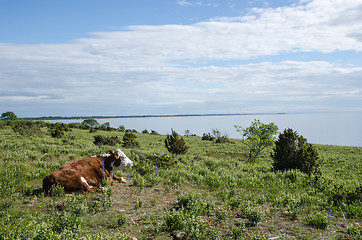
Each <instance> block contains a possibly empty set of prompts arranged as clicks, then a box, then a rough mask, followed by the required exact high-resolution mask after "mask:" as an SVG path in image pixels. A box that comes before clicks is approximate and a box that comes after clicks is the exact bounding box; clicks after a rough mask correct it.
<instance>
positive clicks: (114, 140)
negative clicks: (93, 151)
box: [93, 135, 121, 146]
mask: <svg viewBox="0 0 362 240" xmlns="http://www.w3.org/2000/svg"><path fill="white" fill-rule="evenodd" d="M120 142H121V141H120V140H119V138H118V137H117V136H102V135H97V136H94V141H93V143H94V144H95V145H98V146H102V145H109V146H115V145H117V144H119V143H120Z"/></svg>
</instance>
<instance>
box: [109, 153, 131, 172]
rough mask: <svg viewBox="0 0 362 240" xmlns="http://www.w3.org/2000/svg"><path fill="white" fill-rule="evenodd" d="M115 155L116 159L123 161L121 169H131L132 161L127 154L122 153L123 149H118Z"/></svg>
mask: <svg viewBox="0 0 362 240" xmlns="http://www.w3.org/2000/svg"><path fill="white" fill-rule="evenodd" d="M113 154H114V157H115V158H116V159H119V160H120V161H121V166H120V167H121V169H123V168H131V167H132V166H133V162H132V161H131V159H129V158H128V157H127V156H126V154H124V152H122V151H121V149H117V150H116V151H114V152H113Z"/></svg>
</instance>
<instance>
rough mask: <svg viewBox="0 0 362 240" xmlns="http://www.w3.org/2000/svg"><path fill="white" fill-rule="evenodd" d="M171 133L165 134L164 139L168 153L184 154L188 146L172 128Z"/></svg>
mask: <svg viewBox="0 0 362 240" xmlns="http://www.w3.org/2000/svg"><path fill="white" fill-rule="evenodd" d="M171 130H172V134H171V135H167V136H166V139H165V147H166V148H167V150H168V151H169V152H170V153H174V154H185V153H186V152H187V150H188V149H189V147H188V146H187V145H186V142H185V140H184V139H183V138H182V137H180V136H179V135H178V134H177V133H176V132H175V131H174V130H173V129H171Z"/></svg>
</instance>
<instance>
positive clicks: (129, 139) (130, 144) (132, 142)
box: [122, 132, 140, 148]
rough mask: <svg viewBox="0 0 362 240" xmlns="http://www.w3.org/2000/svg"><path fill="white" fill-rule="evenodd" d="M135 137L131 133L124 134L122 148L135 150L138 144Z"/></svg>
mask: <svg viewBox="0 0 362 240" xmlns="http://www.w3.org/2000/svg"><path fill="white" fill-rule="evenodd" d="M136 138H137V136H136V135H135V134H134V133H132V132H125V134H124V136H123V143H122V146H123V147H125V148H136V147H139V146H140V143H139V142H138V141H137V140H136Z"/></svg>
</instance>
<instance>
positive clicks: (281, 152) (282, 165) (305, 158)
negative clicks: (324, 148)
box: [271, 128, 321, 175]
mask: <svg viewBox="0 0 362 240" xmlns="http://www.w3.org/2000/svg"><path fill="white" fill-rule="evenodd" d="M271 157H272V158H273V160H274V162H273V167H274V170H281V171H286V170H289V169H299V170H300V171H301V172H304V173H306V174H308V175H311V174H319V173H320V171H319V166H320V163H321V160H320V159H319V156H318V152H317V150H316V149H315V148H314V147H313V145H312V144H310V143H308V142H307V139H305V138H304V137H303V136H299V135H298V133H297V132H294V131H293V130H292V129H290V128H289V129H285V130H284V132H283V133H280V134H279V137H278V139H277V141H276V143H275V147H274V149H273V152H272V153H271Z"/></svg>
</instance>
